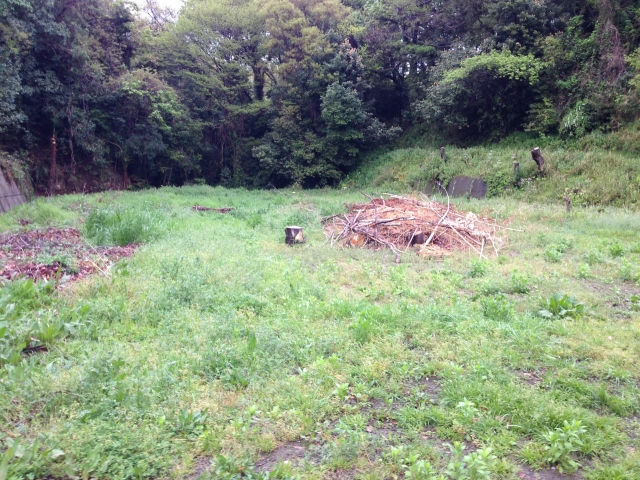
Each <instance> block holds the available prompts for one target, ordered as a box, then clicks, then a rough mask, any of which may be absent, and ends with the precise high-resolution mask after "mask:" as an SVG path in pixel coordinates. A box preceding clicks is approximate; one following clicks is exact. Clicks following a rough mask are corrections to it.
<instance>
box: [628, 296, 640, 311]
mask: <svg viewBox="0 0 640 480" xmlns="http://www.w3.org/2000/svg"><path fill="white" fill-rule="evenodd" d="M630 302H631V310H632V311H634V312H640V295H631V298H630Z"/></svg>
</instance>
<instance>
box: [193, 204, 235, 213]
mask: <svg viewBox="0 0 640 480" xmlns="http://www.w3.org/2000/svg"><path fill="white" fill-rule="evenodd" d="M191 208H192V209H193V210H195V211H196V212H217V213H229V212H230V211H231V210H234V208H233V207H224V208H210V207H203V206H201V205H194V206H193V207H191Z"/></svg>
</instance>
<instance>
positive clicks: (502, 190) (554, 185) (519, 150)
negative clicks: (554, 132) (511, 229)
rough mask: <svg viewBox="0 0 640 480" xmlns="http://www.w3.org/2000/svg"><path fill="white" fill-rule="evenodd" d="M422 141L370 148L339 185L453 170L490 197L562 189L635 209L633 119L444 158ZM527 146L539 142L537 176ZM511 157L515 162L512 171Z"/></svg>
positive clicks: (532, 197) (395, 181) (411, 184)
mask: <svg viewBox="0 0 640 480" xmlns="http://www.w3.org/2000/svg"><path fill="white" fill-rule="evenodd" d="M411 138H413V140H411ZM416 144H417V145H419V146H415V145H416ZM425 144H433V142H425V141H421V140H420V139H419V138H414V137H412V136H411V135H408V136H407V140H405V141H404V143H403V144H402V145H401V146H403V147H404V148H397V149H394V150H390V151H388V152H374V153H373V154H371V155H370V158H369V161H368V162H365V164H364V165H363V167H362V168H360V169H358V170H357V171H356V172H354V173H352V174H351V175H350V176H349V177H348V178H347V179H346V180H345V181H344V182H343V184H344V186H346V187H347V188H371V187H373V188H376V189H378V190H381V189H382V190H383V191H397V190H401V191H404V190H407V189H416V188H420V186H424V185H425V184H426V182H427V181H429V180H432V179H438V180H440V181H442V182H443V183H444V184H445V185H446V184H447V182H448V181H449V180H451V179H452V178H454V177H457V176H472V177H480V178H482V179H484V180H485V181H486V182H487V187H488V192H487V194H488V196H490V197H497V196H504V195H506V196H508V197H510V198H514V199H519V200H523V201H527V202H539V201H542V202H545V203H554V202H555V203H558V202H560V203H561V202H562V199H563V198H564V197H565V196H568V197H569V198H570V199H571V202H572V204H573V205H581V206H594V205H612V206H620V207H630V206H632V207H634V208H637V206H638V205H639V204H640V161H638V158H639V157H640V125H635V126H631V127H629V128H627V129H625V130H621V131H620V132H616V133H613V134H609V135H604V134H602V133H598V132H595V133H592V134H590V135H587V136H586V137H583V138H581V139H577V140H572V141H563V140H560V139H558V138H556V137H549V138H536V137H534V136H530V135H524V134H517V135H512V136H511V137H508V138H506V139H505V140H504V141H503V142H501V143H500V144H499V145H492V146H488V147H487V146H476V147H468V148H458V147H455V146H447V147H446V148H445V151H446V155H447V159H446V162H443V161H442V159H441V158H440V148H438V147H424V146H423V145H425ZM535 147H540V148H541V149H542V154H543V156H544V158H545V172H544V174H543V175H540V174H539V172H538V171H537V166H536V164H535V163H534V161H533V160H532V159H531V154H530V151H531V150H532V149H533V148H535ZM514 162H518V163H519V164H520V168H519V171H518V173H517V175H515V174H514V167H513V164H514Z"/></svg>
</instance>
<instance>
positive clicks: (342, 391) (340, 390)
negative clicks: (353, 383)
mask: <svg viewBox="0 0 640 480" xmlns="http://www.w3.org/2000/svg"><path fill="white" fill-rule="evenodd" d="M333 394H334V395H335V396H337V397H338V398H339V399H340V400H342V401H343V402H344V401H345V400H346V398H347V397H348V396H349V384H348V383H336V389H335V390H334V391H333Z"/></svg>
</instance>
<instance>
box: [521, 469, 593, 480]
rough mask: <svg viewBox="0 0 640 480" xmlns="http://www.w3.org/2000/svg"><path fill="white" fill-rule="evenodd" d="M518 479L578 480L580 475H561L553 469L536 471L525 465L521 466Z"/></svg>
mask: <svg viewBox="0 0 640 480" xmlns="http://www.w3.org/2000/svg"><path fill="white" fill-rule="evenodd" d="M518 478H520V479H522V480H578V479H580V478H582V475H580V474H579V473H574V474H566V473H565V474H562V473H560V472H559V471H558V470H557V469H555V468H552V469H549V470H537V471H536V470H532V469H531V468H529V467H527V466H526V465H521V466H520V471H519V472H518Z"/></svg>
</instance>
